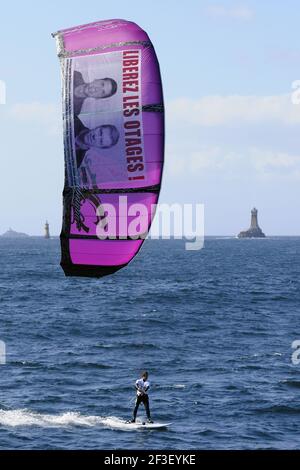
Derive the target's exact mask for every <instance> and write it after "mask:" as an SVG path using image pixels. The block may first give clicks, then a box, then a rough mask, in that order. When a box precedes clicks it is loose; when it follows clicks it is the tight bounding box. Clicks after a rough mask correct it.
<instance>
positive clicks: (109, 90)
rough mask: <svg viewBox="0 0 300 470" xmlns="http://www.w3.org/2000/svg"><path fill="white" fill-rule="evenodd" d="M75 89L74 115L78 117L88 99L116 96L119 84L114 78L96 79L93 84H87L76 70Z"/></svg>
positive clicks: (74, 77)
mask: <svg viewBox="0 0 300 470" xmlns="http://www.w3.org/2000/svg"><path fill="white" fill-rule="evenodd" d="M73 87H74V88H73V89H74V92H73V96H74V99H73V101H74V114H76V115H78V114H80V112H81V108H82V105H83V103H84V100H85V99H86V98H94V99H96V100H98V99H102V98H109V97H110V96H112V95H114V94H115V93H116V91H117V82H116V81H115V80H114V79H113V78H96V79H95V80H93V81H92V82H90V83H86V82H85V81H84V79H83V76H82V73H81V72H78V71H77V70H75V71H74V75H73Z"/></svg>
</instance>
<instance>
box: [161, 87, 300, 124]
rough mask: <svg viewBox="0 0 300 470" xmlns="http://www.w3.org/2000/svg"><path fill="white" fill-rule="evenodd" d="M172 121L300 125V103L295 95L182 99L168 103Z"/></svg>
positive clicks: (186, 122)
mask: <svg viewBox="0 0 300 470" xmlns="http://www.w3.org/2000/svg"><path fill="white" fill-rule="evenodd" d="M167 114H168V119H169V120H170V122H173V123H174V122H176V121H178V122H181V123H185V124H189V125H198V126H208V127H211V126H222V125H232V124H239V125H241V124H247V125H249V124H262V123H265V124H267V123H279V124H281V125H296V124H297V125H298V124H300V106H297V105H295V104H292V101H291V95H289V94H286V95H275V96H241V95H231V96H217V95H216V96H204V97H202V98H199V99H198V100H192V99H188V98H179V99H176V100H173V101H171V102H170V103H169V104H168V105H167Z"/></svg>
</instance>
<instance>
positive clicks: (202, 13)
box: [0, 0, 300, 235]
mask: <svg viewBox="0 0 300 470" xmlns="http://www.w3.org/2000/svg"><path fill="white" fill-rule="evenodd" d="M109 18H125V19H130V20H132V21H135V22H137V23H138V24H139V25H140V26H142V27H143V28H144V29H145V30H146V31H147V32H148V34H149V35H150V37H151V39H152V41H153V43H154V46H155V48H156V51H157V55H158V58H159V61H160V65H161V72H162V78H163V84H164V95H165V101H166V110H167V113H166V124H167V127H166V132H167V135H166V137H167V138H166V166H165V174H164V181H163V190H162V194H161V202H182V203H188V202H198V203H204V204H205V214H206V216H205V219H206V233H207V234H220V235H226V234H235V233H237V232H238V231H239V230H240V229H244V228H247V226H248V224H249V219H250V209H251V207H252V206H253V205H256V206H257V207H258V209H259V217H260V223H261V226H262V228H263V229H264V231H265V232H266V233H267V234H278V235H285V234H291V235H297V234H298V235H299V234H300V218H299V205H300V148H299V130H298V129H299V125H300V106H296V105H292V104H291V99H290V98H291V97H290V94H291V83H292V82H293V81H294V80H297V79H300V70H299V63H300V44H299V24H300V8H299V3H298V2H297V1H294V0H286V1H285V2H282V1H279V0H273V1H272V2H271V1H264V2H261V1H254V0H253V1H251V0H246V1H244V2H243V1H241V2H236V1H221V0H220V1H215V2H212V1H193V0H187V1H186V2H175V1H169V0H160V1H159V0H152V1H151V2H140V1H129V2H124V1H119V0H115V1H114V2H110V4H108V2H99V1H93V0H90V1H89V2H86V3H83V2H81V1H77V0H72V1H68V0H64V2H62V1H56V0H54V1H51V2H47V3H43V4H42V3H41V2H38V1H30V0H29V1H27V2H5V3H4V4H3V3H2V5H1V33H0V38H1V41H0V53H1V62H0V79H1V80H4V81H5V82H6V87H7V102H6V105H0V124H1V136H2V145H1V166H2V172H1V174H2V184H1V188H0V197H1V201H2V205H1V217H0V233H1V232H3V231H5V230H6V229H7V228H8V227H9V226H12V227H13V228H15V229H16V230H20V231H26V232H28V233H31V234H40V233H41V232H42V229H43V224H44V221H45V219H46V218H48V219H49V222H50V225H51V231H52V233H53V234H58V233H59V232H60V224H61V192H62V187H63V148H62V126H61V120H60V119H61V117H60V72H59V64H58V60H57V57H56V50H55V43H54V41H53V39H52V38H51V35H50V34H51V32H53V31H56V30H58V29H61V28H64V27H69V26H73V25H77V24H83V23H88V22H90V21H95V20H99V19H109Z"/></svg>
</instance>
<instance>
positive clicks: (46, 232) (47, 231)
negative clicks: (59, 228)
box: [44, 220, 50, 238]
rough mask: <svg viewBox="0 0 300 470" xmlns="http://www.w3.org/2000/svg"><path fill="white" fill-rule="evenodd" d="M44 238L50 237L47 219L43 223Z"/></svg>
mask: <svg viewBox="0 0 300 470" xmlns="http://www.w3.org/2000/svg"><path fill="white" fill-rule="evenodd" d="M44 237H45V238H50V230H49V223H48V220H46V223H45V235H44Z"/></svg>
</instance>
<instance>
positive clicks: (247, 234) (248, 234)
mask: <svg viewBox="0 0 300 470" xmlns="http://www.w3.org/2000/svg"><path fill="white" fill-rule="evenodd" d="M257 212H258V210H257V209H256V207H253V209H252V211H251V225H250V228H249V229H248V230H245V231H243V232H240V233H239V234H238V238H265V236H266V235H265V234H264V233H263V231H262V229H261V228H260V226H259V225H258V219H257Z"/></svg>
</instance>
